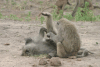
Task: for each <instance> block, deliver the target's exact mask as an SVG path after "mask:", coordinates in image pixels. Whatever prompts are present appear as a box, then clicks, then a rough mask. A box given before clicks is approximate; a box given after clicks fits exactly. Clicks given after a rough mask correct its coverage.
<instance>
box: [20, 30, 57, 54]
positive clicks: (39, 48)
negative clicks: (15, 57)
mask: <svg viewBox="0 0 100 67" xmlns="http://www.w3.org/2000/svg"><path fill="white" fill-rule="evenodd" d="M44 32H47V30H46V29H45V28H41V29H40V32H39V36H38V37H36V38H37V39H34V40H32V39H31V38H28V39H26V43H25V45H24V46H23V47H22V54H21V55H22V56H33V55H38V54H49V55H50V56H55V54H56V46H55V43H54V42H46V41H45V40H44ZM51 44H52V45H51Z"/></svg>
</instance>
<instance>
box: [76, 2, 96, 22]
mask: <svg viewBox="0 0 100 67" xmlns="http://www.w3.org/2000/svg"><path fill="white" fill-rule="evenodd" d="M88 5H89V3H88V2H85V7H84V8H81V7H79V8H78V10H77V12H76V15H75V20H76V21H95V20H96V17H95V16H94V14H93V11H92V10H89V8H88Z"/></svg>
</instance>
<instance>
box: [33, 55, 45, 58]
mask: <svg viewBox="0 0 100 67" xmlns="http://www.w3.org/2000/svg"><path fill="white" fill-rule="evenodd" d="M46 56H47V54H40V55H34V57H35V58H37V57H38V58H43V57H46Z"/></svg>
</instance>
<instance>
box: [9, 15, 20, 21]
mask: <svg viewBox="0 0 100 67" xmlns="http://www.w3.org/2000/svg"><path fill="white" fill-rule="evenodd" d="M9 18H10V19H11V20H18V21H22V18H18V17H17V16H16V15H13V14H10V16H9Z"/></svg>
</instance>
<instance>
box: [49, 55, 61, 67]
mask: <svg viewBox="0 0 100 67" xmlns="http://www.w3.org/2000/svg"><path fill="white" fill-rule="evenodd" d="M50 65H51V66H61V61H60V60H59V58H55V57H53V58H51V59H50Z"/></svg>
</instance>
